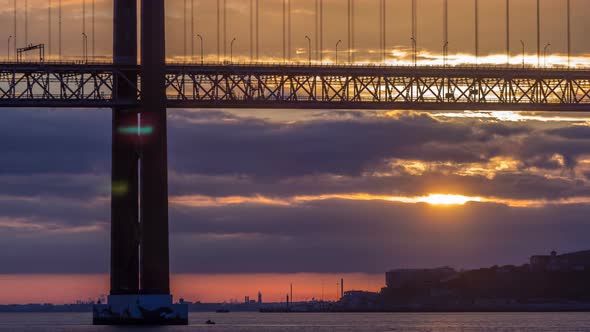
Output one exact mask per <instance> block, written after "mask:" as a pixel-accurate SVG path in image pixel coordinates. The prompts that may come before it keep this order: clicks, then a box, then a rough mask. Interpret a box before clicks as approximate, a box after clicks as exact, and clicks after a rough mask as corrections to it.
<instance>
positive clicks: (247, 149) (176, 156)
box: [169, 112, 524, 177]
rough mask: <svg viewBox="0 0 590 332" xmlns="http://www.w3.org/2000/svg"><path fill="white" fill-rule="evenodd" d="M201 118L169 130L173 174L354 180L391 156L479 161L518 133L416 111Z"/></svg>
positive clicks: (175, 124)
mask: <svg viewBox="0 0 590 332" xmlns="http://www.w3.org/2000/svg"><path fill="white" fill-rule="evenodd" d="M210 116H211V113H210V112H207V113H206V114H205V118H206V119H210ZM201 120H202V118H201V115H200V114H199V113H198V112H196V113H195V112H193V113H185V114H184V117H183V118H182V119H181V118H176V119H174V120H173V121H171V122H170V124H169V125H170V127H171V130H170V155H171V158H170V161H171V166H172V168H173V169H175V170H176V171H179V172H186V173H200V174H209V175H223V174H242V175H251V176H259V177H265V176H270V177H290V176H302V175H310V174H318V173H331V174H343V175H355V176H359V175H361V174H362V173H363V172H364V171H366V170H367V169H371V168H374V167H376V166H377V165H380V164H381V163H382V162H383V160H386V159H391V158H405V159H420V160H424V161H449V162H481V161H484V160H486V159H488V158H491V157H493V156H495V155H496V154H498V153H499V152H500V151H499V148H498V145H499V143H497V142H493V140H494V139H496V138H498V137H506V136H511V135H514V134H517V133H522V132H524V129H522V128H521V127H517V128H510V127H508V126H502V125H484V126H481V127H474V126H472V124H469V123H461V122H441V121H438V120H436V119H434V118H432V117H430V116H428V115H426V114H417V113H400V115H399V117H396V118H391V117H370V116H365V117H358V118H356V119H354V120H351V119H344V120H342V119H331V120H318V121H303V122H300V123H294V124H277V123H271V122H265V121H260V120H257V121H254V120H251V119H245V120H244V121H241V120H240V119H235V118H233V119H232V120H233V121H214V122H202V121H201ZM196 121H197V122H196ZM190 122H192V123H190ZM195 122H196V123H195ZM188 123H190V124H188ZM482 144H483V145H484V146H482ZM485 144H489V148H486V146H485Z"/></svg>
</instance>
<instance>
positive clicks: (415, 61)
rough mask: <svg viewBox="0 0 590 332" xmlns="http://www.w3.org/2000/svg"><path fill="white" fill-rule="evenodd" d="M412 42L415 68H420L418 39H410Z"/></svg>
mask: <svg viewBox="0 0 590 332" xmlns="http://www.w3.org/2000/svg"><path fill="white" fill-rule="evenodd" d="M410 39H411V40H412V50H413V53H414V54H413V60H414V67H416V66H418V54H417V53H418V50H417V48H418V47H417V42H416V38H414V37H412V38H410Z"/></svg>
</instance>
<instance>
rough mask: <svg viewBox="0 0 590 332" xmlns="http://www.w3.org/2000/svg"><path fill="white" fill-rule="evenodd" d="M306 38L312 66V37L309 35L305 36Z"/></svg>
mask: <svg viewBox="0 0 590 332" xmlns="http://www.w3.org/2000/svg"><path fill="white" fill-rule="evenodd" d="M305 39H307V49H308V52H309V65H310V66H311V38H309V36H305Z"/></svg>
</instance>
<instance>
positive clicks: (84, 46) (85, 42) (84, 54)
mask: <svg viewBox="0 0 590 332" xmlns="http://www.w3.org/2000/svg"><path fill="white" fill-rule="evenodd" d="M82 59H83V61H84V62H86V63H88V36H87V35H86V33H85V32H82Z"/></svg>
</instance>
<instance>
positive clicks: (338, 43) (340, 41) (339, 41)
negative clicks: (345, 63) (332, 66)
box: [336, 40, 342, 64]
mask: <svg viewBox="0 0 590 332" xmlns="http://www.w3.org/2000/svg"><path fill="white" fill-rule="evenodd" d="M340 43H342V40H338V42H337V43H336V64H338V45H340Z"/></svg>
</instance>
